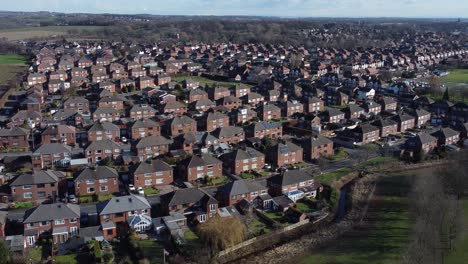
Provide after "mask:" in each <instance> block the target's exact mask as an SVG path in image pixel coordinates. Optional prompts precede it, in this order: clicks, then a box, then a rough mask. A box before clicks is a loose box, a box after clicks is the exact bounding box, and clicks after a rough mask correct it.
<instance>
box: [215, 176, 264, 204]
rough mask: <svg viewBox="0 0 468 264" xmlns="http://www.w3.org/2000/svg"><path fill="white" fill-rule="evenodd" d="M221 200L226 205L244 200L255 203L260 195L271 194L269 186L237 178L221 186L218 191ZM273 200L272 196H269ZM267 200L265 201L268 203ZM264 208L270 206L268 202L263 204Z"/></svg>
mask: <svg viewBox="0 0 468 264" xmlns="http://www.w3.org/2000/svg"><path fill="white" fill-rule="evenodd" d="M217 195H218V196H219V201H221V203H222V204H223V205H224V206H231V205H235V204H237V203H238V202H240V201H242V200H246V201H248V202H250V203H253V202H254V201H255V200H256V198H257V197H258V196H265V197H266V196H269V195H268V188H267V187H266V186H263V185H261V184H259V183H258V182H256V181H255V180H235V181H232V182H230V183H228V184H225V185H223V186H221V187H220V188H219V190H218V192H217ZM268 200H270V201H269V202H271V197H269V199H268ZM268 200H266V201H265V203H268V202H267V201H268ZM261 207H262V208H268V207H269V205H268V204H262V205H261Z"/></svg>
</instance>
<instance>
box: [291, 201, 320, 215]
mask: <svg viewBox="0 0 468 264" xmlns="http://www.w3.org/2000/svg"><path fill="white" fill-rule="evenodd" d="M296 209H297V210H299V211H301V212H303V213H310V212H313V211H315V209H313V208H311V207H310V206H309V205H308V204H306V203H304V202H297V203H296Z"/></svg>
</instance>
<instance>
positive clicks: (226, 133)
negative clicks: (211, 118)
mask: <svg viewBox="0 0 468 264" xmlns="http://www.w3.org/2000/svg"><path fill="white" fill-rule="evenodd" d="M243 134H244V130H243V129H242V127H235V126H227V127H219V128H217V129H216V130H215V131H213V135H214V136H216V137H218V138H222V137H232V136H236V135H237V136H239V135H243Z"/></svg>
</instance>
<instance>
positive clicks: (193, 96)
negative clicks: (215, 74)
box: [188, 89, 208, 103]
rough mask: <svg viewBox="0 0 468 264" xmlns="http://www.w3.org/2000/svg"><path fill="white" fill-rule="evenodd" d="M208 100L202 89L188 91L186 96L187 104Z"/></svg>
mask: <svg viewBox="0 0 468 264" xmlns="http://www.w3.org/2000/svg"><path fill="white" fill-rule="evenodd" d="M205 99H208V93H207V92H205V91H203V90H202V89H193V90H190V92H189V94H188V102H189V103H193V102H196V101H200V100H205Z"/></svg>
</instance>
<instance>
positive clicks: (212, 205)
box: [210, 204, 216, 212]
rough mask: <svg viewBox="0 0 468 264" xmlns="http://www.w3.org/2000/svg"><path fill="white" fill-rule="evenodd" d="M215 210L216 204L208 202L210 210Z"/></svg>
mask: <svg viewBox="0 0 468 264" xmlns="http://www.w3.org/2000/svg"><path fill="white" fill-rule="evenodd" d="M215 210H216V204H210V211H211V212H213V211H215Z"/></svg>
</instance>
